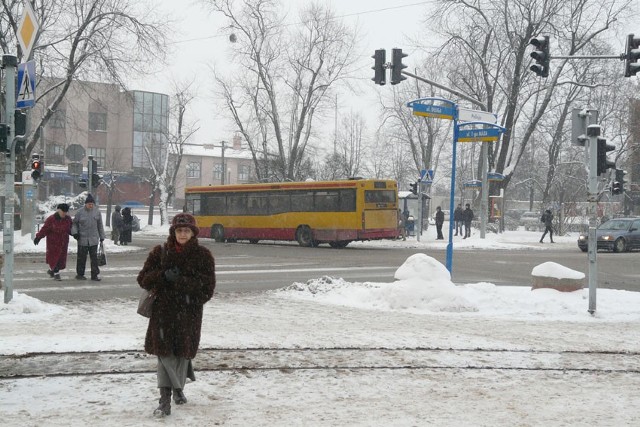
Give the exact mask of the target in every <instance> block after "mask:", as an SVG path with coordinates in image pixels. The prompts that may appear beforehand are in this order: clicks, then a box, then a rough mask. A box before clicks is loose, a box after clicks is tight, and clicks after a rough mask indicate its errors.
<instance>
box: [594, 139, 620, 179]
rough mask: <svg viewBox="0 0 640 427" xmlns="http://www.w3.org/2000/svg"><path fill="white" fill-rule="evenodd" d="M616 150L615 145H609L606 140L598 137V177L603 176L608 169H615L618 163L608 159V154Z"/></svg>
mask: <svg viewBox="0 0 640 427" xmlns="http://www.w3.org/2000/svg"><path fill="white" fill-rule="evenodd" d="M615 149H616V147H615V146H614V145H611V144H607V140H606V139H605V138H602V137H600V136H599V137H598V175H602V174H603V173H605V172H606V171H607V169H615V167H616V162H612V161H610V160H608V159H607V153H608V152H609V151H613V150H615Z"/></svg>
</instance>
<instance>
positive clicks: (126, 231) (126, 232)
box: [120, 207, 133, 246]
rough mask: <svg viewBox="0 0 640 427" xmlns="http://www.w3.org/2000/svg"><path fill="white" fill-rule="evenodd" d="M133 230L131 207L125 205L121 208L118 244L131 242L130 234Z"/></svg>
mask: <svg viewBox="0 0 640 427" xmlns="http://www.w3.org/2000/svg"><path fill="white" fill-rule="evenodd" d="M132 232H133V215H132V214H131V208H129V207H127V208H124V209H122V229H121V230H120V244H121V245H125V246H126V245H128V244H129V243H131V236H132V234H133V233H132Z"/></svg>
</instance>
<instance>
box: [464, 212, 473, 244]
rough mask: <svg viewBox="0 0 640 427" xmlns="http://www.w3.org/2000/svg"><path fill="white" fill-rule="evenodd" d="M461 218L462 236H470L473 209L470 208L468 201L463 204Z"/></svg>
mask: <svg viewBox="0 0 640 427" xmlns="http://www.w3.org/2000/svg"><path fill="white" fill-rule="evenodd" d="M462 220H463V221H464V237H463V239H466V238H467V237H471V221H473V211H472V210H471V206H470V205H469V203H467V204H466V205H465V208H464V211H463V212H462Z"/></svg>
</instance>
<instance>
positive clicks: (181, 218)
mask: <svg viewBox="0 0 640 427" xmlns="http://www.w3.org/2000/svg"><path fill="white" fill-rule="evenodd" d="M180 227H189V228H190V229H191V231H193V234H194V235H196V236H197V235H198V233H199V232H200V229H199V228H198V226H197V225H196V219H195V218H194V217H193V215H191V214H188V213H179V214H177V215H176V216H174V217H173V220H172V221H171V227H170V228H169V232H170V233H171V234H176V228H180Z"/></svg>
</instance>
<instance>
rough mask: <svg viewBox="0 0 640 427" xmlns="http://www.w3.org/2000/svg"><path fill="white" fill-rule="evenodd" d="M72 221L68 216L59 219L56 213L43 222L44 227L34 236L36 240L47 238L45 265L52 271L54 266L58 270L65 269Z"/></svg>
mask: <svg viewBox="0 0 640 427" xmlns="http://www.w3.org/2000/svg"><path fill="white" fill-rule="evenodd" d="M72 223H73V222H72V220H71V217H70V216H69V215H65V217H64V218H61V217H60V215H58V212H56V213H54V214H53V215H49V217H48V218H47V219H46V220H45V221H44V225H43V226H42V228H41V229H40V231H38V233H37V234H36V238H37V239H43V238H45V237H46V238H47V254H46V259H47V264H49V266H50V267H51V268H52V269H53V268H54V267H55V266H56V265H58V267H60V269H61V270H62V269H64V268H66V267H67V252H68V249H69V235H70V233H71V225H72Z"/></svg>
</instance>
